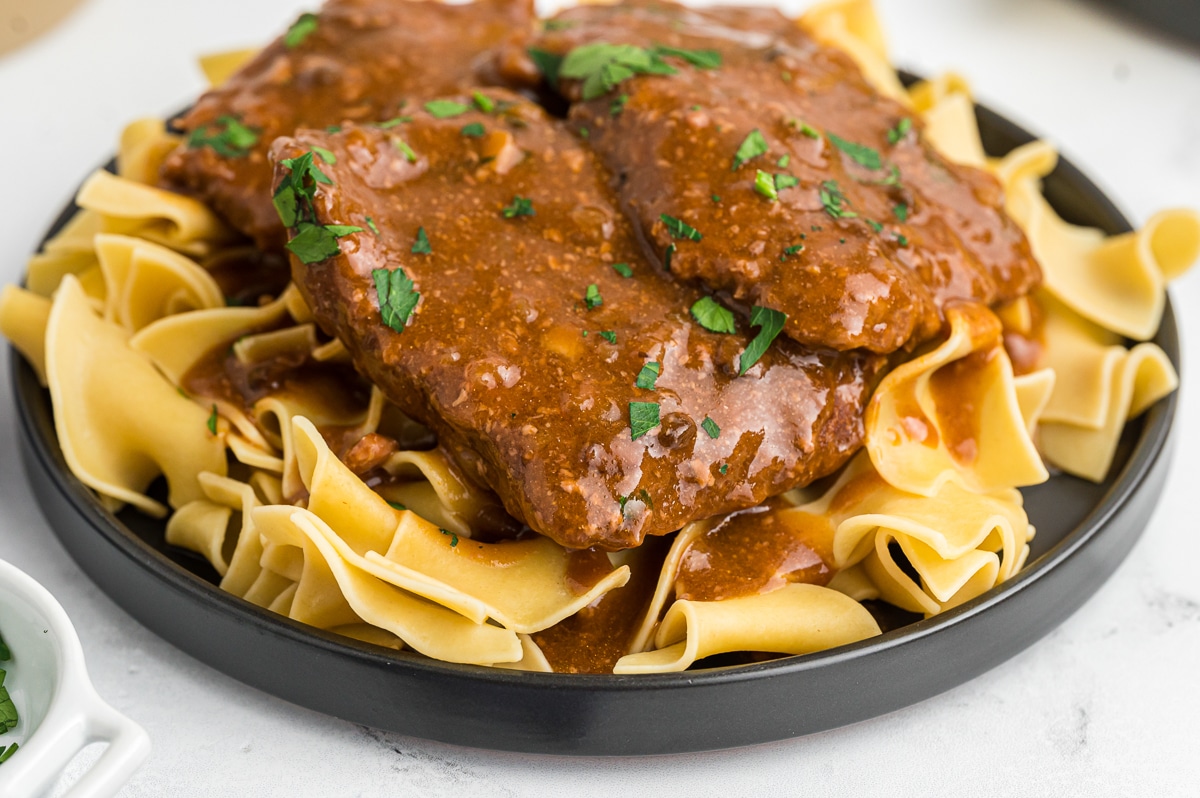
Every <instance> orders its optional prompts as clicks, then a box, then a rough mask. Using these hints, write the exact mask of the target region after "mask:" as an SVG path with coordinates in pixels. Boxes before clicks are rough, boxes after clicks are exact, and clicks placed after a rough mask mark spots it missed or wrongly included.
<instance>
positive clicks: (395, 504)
mask: <svg viewBox="0 0 1200 798" xmlns="http://www.w3.org/2000/svg"><path fill="white" fill-rule="evenodd" d="M388 507H391V508H392V509H393V510H399V511H400V512H404V511H405V510H407V509H408V508H407V507H405V506H404V505H403V504H401V503H400V502H388Z"/></svg>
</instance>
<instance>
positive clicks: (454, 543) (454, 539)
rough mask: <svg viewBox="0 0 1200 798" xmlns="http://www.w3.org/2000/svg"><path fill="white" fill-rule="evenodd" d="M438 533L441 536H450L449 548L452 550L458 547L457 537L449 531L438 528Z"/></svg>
mask: <svg viewBox="0 0 1200 798" xmlns="http://www.w3.org/2000/svg"><path fill="white" fill-rule="evenodd" d="M438 532H441V533H442V534H443V535H449V536H450V548H454V547H455V546H457V545H458V535H456V534H454V533H453V532H451V531H450V530H449V529H442V528H441V527H438Z"/></svg>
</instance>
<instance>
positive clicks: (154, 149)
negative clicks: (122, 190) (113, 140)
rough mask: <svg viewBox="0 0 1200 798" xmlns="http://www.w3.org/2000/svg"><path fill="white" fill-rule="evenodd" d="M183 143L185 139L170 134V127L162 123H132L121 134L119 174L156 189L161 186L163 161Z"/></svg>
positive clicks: (150, 121) (151, 119)
mask: <svg viewBox="0 0 1200 798" xmlns="http://www.w3.org/2000/svg"><path fill="white" fill-rule="evenodd" d="M182 143H183V138H182V137H180V136H177V135H175V134H173V133H168V132H167V126H166V123H165V122H163V120H161V119H155V118H147V119H138V120H135V121H133V122H130V123H129V124H128V125H126V126H125V129H124V130H123V131H121V142H120V146H119V147H118V149H117V174H118V175H120V176H121V177H123V178H125V179H126V180H132V181H134V182H135V183H141V184H143V185H146V186H153V185H154V184H155V183H157V182H158V173H159V169H160V168H161V167H162V163H163V161H164V160H166V158H167V156H168V155H170V154H171V153H172V152H174V151H175V149H176V148H178V147H179V145H180V144H182Z"/></svg>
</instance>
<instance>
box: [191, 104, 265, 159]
mask: <svg viewBox="0 0 1200 798" xmlns="http://www.w3.org/2000/svg"><path fill="white" fill-rule="evenodd" d="M258 133H259V131H257V130H255V129H254V128H251V127H247V126H246V125H243V124H242V121H241V120H240V119H238V118H237V117H236V116H230V115H228V114H225V115H224V116H219V117H217V121H216V122H209V123H207V124H204V125H201V126H200V127H198V128H196V129H195V130H193V131H192V133H191V135H190V136H188V140H187V145H188V148H190V149H193V150H195V149H200V148H202V147H208V148H209V149H211V150H213V151H214V152H215V153H216V154H217V155H220V156H221V157H222V158H245V157H246V156H247V155H249V154H250V151H251V150H252V149H254V145H255V144H257V143H258Z"/></svg>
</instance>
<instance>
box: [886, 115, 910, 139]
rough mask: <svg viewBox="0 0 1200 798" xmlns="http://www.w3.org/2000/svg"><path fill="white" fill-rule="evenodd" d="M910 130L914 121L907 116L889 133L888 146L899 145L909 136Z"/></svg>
mask: <svg viewBox="0 0 1200 798" xmlns="http://www.w3.org/2000/svg"><path fill="white" fill-rule="evenodd" d="M910 130H912V120H911V119H909V118H908V117H907V116H906V117H904V118H903V119H901V120H900V121H899V122H897V123H896V126H895V127H894V128H892V129H891V130H889V131H888V132H887V140H888V144H899V143H900V139H902V138H904V137H905V136H907V135H908V131H910Z"/></svg>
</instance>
